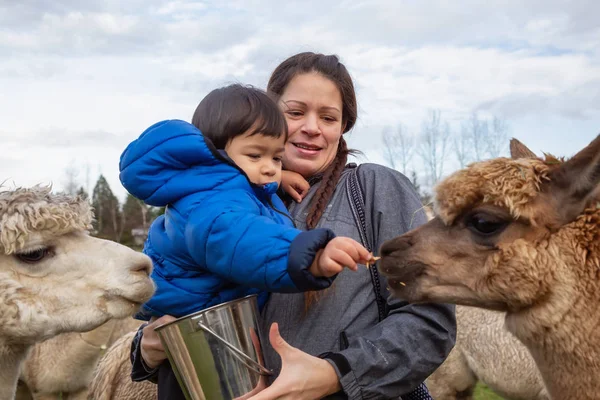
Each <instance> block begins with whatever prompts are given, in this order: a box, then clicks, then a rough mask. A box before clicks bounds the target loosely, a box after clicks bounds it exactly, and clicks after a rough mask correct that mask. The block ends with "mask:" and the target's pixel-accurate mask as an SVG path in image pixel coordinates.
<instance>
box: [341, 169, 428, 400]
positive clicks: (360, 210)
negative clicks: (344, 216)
mask: <svg viewBox="0 0 600 400" xmlns="http://www.w3.org/2000/svg"><path fill="white" fill-rule="evenodd" d="M348 166H349V167H351V168H352V171H350V176H349V177H348V183H347V185H346V189H347V191H346V193H347V194H348V200H349V201H350V206H351V207H350V208H351V209H352V215H353V216H354V222H355V223H356V226H358V231H359V234H360V241H361V242H362V245H363V246H365V247H366V248H367V250H369V251H371V252H372V251H373V244H372V242H371V240H370V239H369V233H368V231H367V216H366V214H365V196H364V192H363V190H362V188H361V187H360V182H359V180H358V168H359V167H356V165H355V164H354V165H352V164H350V165H348ZM369 271H370V272H371V282H372V283H373V291H374V292H375V301H376V302H377V310H378V311H379V321H382V320H383V319H385V317H387V315H388V304H387V301H386V300H385V296H384V295H383V294H382V287H381V281H380V279H379V272H377V268H375V266H372V267H371V268H369ZM400 399H401V400H433V398H432V397H431V395H430V394H429V390H428V389H427V386H426V385H425V382H423V383H421V384H420V385H419V386H417V388H415V389H414V390H413V391H412V392H410V393H407V394H405V395H403V396H402V397H401V398H400Z"/></svg>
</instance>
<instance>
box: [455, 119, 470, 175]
mask: <svg viewBox="0 0 600 400" xmlns="http://www.w3.org/2000/svg"><path fill="white" fill-rule="evenodd" d="M452 144H453V148H454V154H455V155H456V160H457V161H458V164H459V166H460V168H464V167H466V166H467V164H468V163H469V162H470V161H471V160H472V157H473V154H472V153H473V151H472V147H473V146H472V145H471V135H470V132H469V131H468V129H467V127H466V126H465V125H464V124H463V126H462V127H461V129H460V133H459V134H458V135H457V136H455V137H454V140H453V141H452Z"/></svg>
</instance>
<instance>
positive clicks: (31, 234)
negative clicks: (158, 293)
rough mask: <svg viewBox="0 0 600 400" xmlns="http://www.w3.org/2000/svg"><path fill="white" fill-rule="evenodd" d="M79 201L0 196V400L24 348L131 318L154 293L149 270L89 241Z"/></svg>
mask: <svg viewBox="0 0 600 400" xmlns="http://www.w3.org/2000/svg"><path fill="white" fill-rule="evenodd" d="M91 220H92V212H91V210H90V207H89V204H88V202H87V201H85V200H82V199H79V198H72V197H68V196H62V195H53V194H51V193H50V189H49V188H43V187H34V188H31V189H15V190H7V191H2V192H0V371H2V373H1V374H0V399H12V398H13V397H14V395H15V390H16V386H17V379H18V377H19V369H20V366H21V363H22V361H23V360H24V359H25V357H26V356H27V352H28V350H29V349H30V347H31V346H32V345H33V344H34V343H36V342H39V341H42V340H44V339H47V338H50V337H52V336H55V335H57V334H59V333H62V332H69V331H78V332H83V331H89V330H91V329H94V328H96V327H98V326H99V325H101V324H103V323H105V322H106V321H108V320H109V319H110V318H123V317H126V316H128V315H132V314H133V313H134V312H135V311H136V310H137V308H138V307H139V305H140V304H141V303H143V302H145V301H147V300H148V299H149V298H150V297H151V296H152V294H153V292H154V285H153V283H152V281H151V280H150V278H149V273H150V271H151V268H152V267H151V262H150V259H149V258H148V257H146V256H145V255H143V254H141V253H138V252H135V251H133V250H131V249H129V248H127V247H125V246H122V245H119V244H117V243H114V242H111V241H107V240H101V239H97V238H93V237H90V236H89V235H88V234H87V229H88V228H89V226H90V222H91Z"/></svg>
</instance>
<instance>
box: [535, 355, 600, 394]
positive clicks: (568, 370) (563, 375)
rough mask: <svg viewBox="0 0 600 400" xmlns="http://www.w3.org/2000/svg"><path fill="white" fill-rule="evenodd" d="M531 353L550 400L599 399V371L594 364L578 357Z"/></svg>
mask: <svg viewBox="0 0 600 400" xmlns="http://www.w3.org/2000/svg"><path fill="white" fill-rule="evenodd" d="M531 353H532V355H533V357H534V359H535V360H536V364H537V366H538V368H539V370H540V372H541V374H542V378H543V379H544V383H545V384H546V388H547V389H548V392H549V393H550V396H551V398H552V399H561V400H597V399H598V398H600V395H599V393H600V380H599V379H597V377H598V375H599V374H600V370H599V368H598V366H597V363H596V362H590V360H584V359H582V358H581V357H580V356H578V355H567V354H562V355H561V356H560V357H558V356H554V357H552V356H551V357H548V355H546V354H540V352H539V351H536V350H535V349H532V350H531Z"/></svg>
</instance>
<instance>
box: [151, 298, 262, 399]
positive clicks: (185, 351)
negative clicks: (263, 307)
mask: <svg viewBox="0 0 600 400" xmlns="http://www.w3.org/2000/svg"><path fill="white" fill-rule="evenodd" d="M156 332H157V333H158V336H159V337H160V339H161V341H162V343H163V346H164V347H165V349H166V352H167V356H168V358H169V361H170V362H171V366H172V367H173V371H174V372H175V376H176V377H177V380H178V381H179V385H180V386H181V389H182V391H183V393H184V395H185V396H186V398H187V399H188V400H233V399H242V398H244V397H246V395H249V394H251V393H254V392H256V391H257V390H258V388H260V387H261V386H262V385H263V384H264V381H265V376H267V375H271V371H269V370H267V369H266V368H265V367H264V363H263V358H262V352H261V347H260V337H259V330H258V306H257V302H256V295H252V296H247V297H244V298H241V299H238V300H233V301H229V302H227V303H223V304H219V305H216V306H214V307H210V308H207V309H204V310H202V311H199V312H197V313H194V314H190V315H186V316H185V317H182V318H179V319H177V320H175V321H173V322H169V323H168V324H165V325H162V326H160V327H158V328H156Z"/></svg>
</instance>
